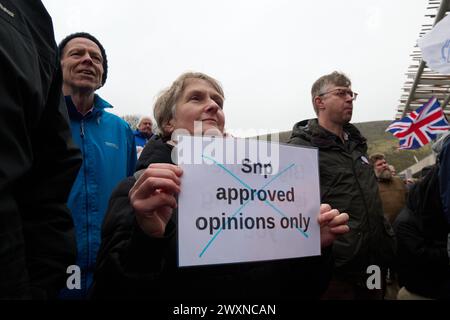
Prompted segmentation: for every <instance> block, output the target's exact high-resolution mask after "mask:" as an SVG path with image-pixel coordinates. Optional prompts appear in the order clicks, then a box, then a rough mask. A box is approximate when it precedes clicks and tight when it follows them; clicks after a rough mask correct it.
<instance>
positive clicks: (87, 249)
mask: <svg viewBox="0 0 450 320" xmlns="http://www.w3.org/2000/svg"><path fill="white" fill-rule="evenodd" d="M80 136H81V141H82V145H83V161H84V158H86V149H85V147H86V145H85V140H84V136H85V132H84V120H81V122H80ZM83 171H84V172H83V173H84V175H83V178H84V189H85V190H84V194H85V204H86V205H85V211H84V212H85V213H86V253H87V261H85V263H84V264H85V267H86V271H87V267H88V265H89V234H88V232H89V217H88V214H87V212H88V208H89V205H88V201H89V197H88V190H87V172H86V165H84V166H83ZM81 278H82V279H83V278H84V283H83V286H82V287H83V288H86V286H87V278H86V274H85V275H84V277H81Z"/></svg>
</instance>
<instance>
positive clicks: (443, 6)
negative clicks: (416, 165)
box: [401, 0, 450, 118]
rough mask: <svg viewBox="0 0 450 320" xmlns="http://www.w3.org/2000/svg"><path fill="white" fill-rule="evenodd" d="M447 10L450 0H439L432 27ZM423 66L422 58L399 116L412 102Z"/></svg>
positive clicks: (407, 109) (449, 6)
mask: <svg viewBox="0 0 450 320" xmlns="http://www.w3.org/2000/svg"><path fill="white" fill-rule="evenodd" d="M448 10H450V0H441V5H440V6H439V10H438V13H437V14H436V19H435V20H434V24H433V27H434V26H435V25H436V24H437V23H438V22H439V21H441V20H442V19H443V18H444V17H445V13H446V12H447V11H448ZM425 66H426V63H425V61H423V60H422V61H421V62H420V66H419V69H418V70H417V73H416V78H415V79H414V82H413V84H412V87H411V90H410V94H409V97H408V100H407V101H406V104H405V108H404V109H403V112H402V116H401V118H403V117H404V116H405V115H406V113H407V112H408V111H410V110H409V106H410V104H411V102H412V101H413V99H414V95H415V93H416V89H417V86H418V85H419V82H420V78H421V77H422V73H423V70H424V69H425ZM449 99H450V96H448V97H447V98H446V99H445V101H446V102H447V103H445V104H444V103H443V104H442V108H443V109H444V108H445V107H446V106H447V104H448V103H449Z"/></svg>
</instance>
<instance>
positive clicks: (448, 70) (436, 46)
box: [418, 15, 450, 74]
mask: <svg viewBox="0 0 450 320" xmlns="http://www.w3.org/2000/svg"><path fill="white" fill-rule="evenodd" d="M418 44H419V46H420V49H421V50H422V58H423V60H424V61H425V62H426V63H427V65H428V67H429V68H430V69H432V70H434V71H436V72H439V73H442V74H450V15H448V16H446V17H445V18H443V19H442V20H441V21H439V22H438V23H437V24H436V25H435V26H434V27H433V29H432V30H431V31H430V32H428V33H427V34H426V35H425V36H424V37H422V38H420V39H419V40H418Z"/></svg>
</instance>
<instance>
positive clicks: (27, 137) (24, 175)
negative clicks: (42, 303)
mask: <svg viewBox="0 0 450 320" xmlns="http://www.w3.org/2000/svg"><path fill="white" fill-rule="evenodd" d="M1 4H2V8H0V39H1V41H0V113H1V116H0V299H29V298H52V297H56V294H57V292H58V291H59V290H60V289H61V288H62V287H63V286H64V285H65V283H66V282H65V280H66V277H67V276H68V275H67V274H66V270H67V267H68V266H69V265H71V264H74V262H75V255H76V247H75V236H74V233H73V221H72V217H71V216H70V212H69V210H68V209H67V207H66V201H67V197H68V195H69V192H70V188H71V186H72V183H73V181H74V179H75V177H76V174H77V172H78V169H79V167H80V164H81V154H80V151H79V149H78V148H76V147H75V146H74V144H73V142H72V138H71V132H70V128H69V124H68V116H67V109H66V107H65V104H64V101H63V100H62V93H61V88H62V77H61V71H60V65H59V59H58V55H57V48H56V43H55V40H54V34H53V27H52V22H51V18H50V16H49V15H48V13H47V11H46V10H45V8H44V6H43V5H42V3H41V2H40V1H38V0H14V1H13V0H2V1H1Z"/></svg>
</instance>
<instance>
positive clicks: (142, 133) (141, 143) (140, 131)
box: [134, 116, 153, 157]
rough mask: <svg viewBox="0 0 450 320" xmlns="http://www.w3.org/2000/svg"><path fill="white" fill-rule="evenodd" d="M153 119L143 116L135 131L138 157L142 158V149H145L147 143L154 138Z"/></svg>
mask: <svg viewBox="0 0 450 320" xmlns="http://www.w3.org/2000/svg"><path fill="white" fill-rule="evenodd" d="M152 127H153V123H152V119H151V118H150V117H147V116H143V117H141V118H140V119H139V122H138V125H137V129H136V131H134V141H135V143H136V152H137V154H138V157H139V156H140V154H141V152H142V149H144V147H145V145H146V144H147V141H148V140H149V139H150V138H151V137H152V135H153V132H152Z"/></svg>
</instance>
